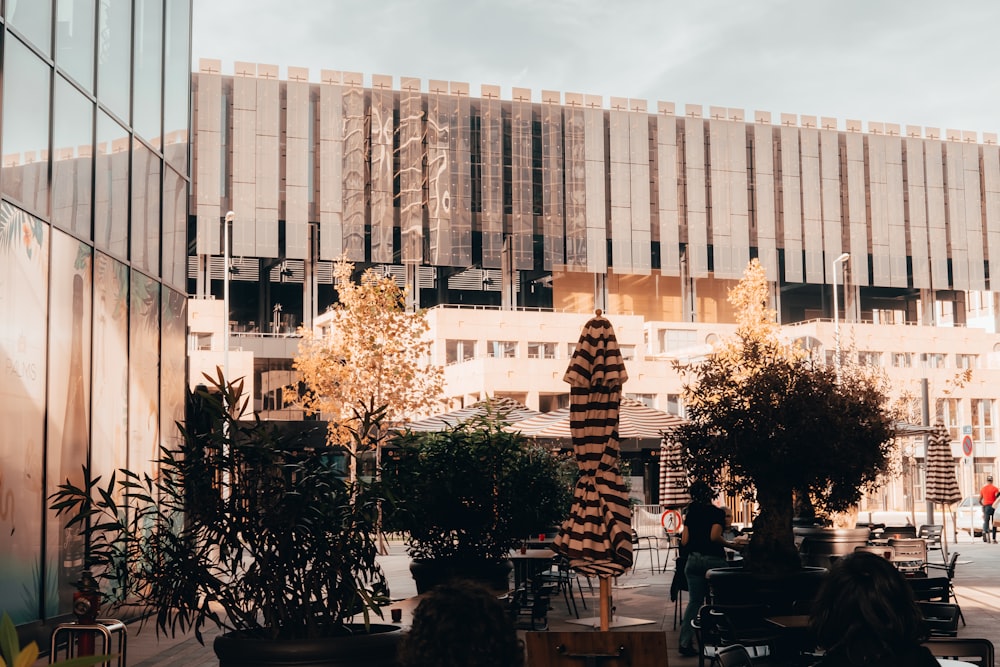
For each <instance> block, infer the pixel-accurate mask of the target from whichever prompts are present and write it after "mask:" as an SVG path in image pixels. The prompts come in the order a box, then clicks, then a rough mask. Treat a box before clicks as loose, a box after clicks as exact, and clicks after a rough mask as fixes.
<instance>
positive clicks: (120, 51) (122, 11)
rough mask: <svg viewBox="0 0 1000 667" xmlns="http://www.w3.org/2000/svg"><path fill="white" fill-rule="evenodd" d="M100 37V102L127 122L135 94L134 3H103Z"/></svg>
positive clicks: (100, 17) (106, 0)
mask: <svg viewBox="0 0 1000 667" xmlns="http://www.w3.org/2000/svg"><path fill="white" fill-rule="evenodd" d="M97 35H98V41H97V96H98V99H100V100H101V102H103V103H104V104H106V105H107V106H108V108H109V109H111V110H112V111H113V112H114V113H115V114H116V115H117V116H118V117H119V118H121V119H123V120H125V121H126V122H127V121H128V120H129V115H128V111H129V110H128V103H129V96H130V95H131V92H132V85H131V84H132V78H131V68H130V65H131V60H132V59H131V58H130V56H131V54H132V3H131V2H116V1H114V0H101V4H100V9H99V11H98V30H97Z"/></svg>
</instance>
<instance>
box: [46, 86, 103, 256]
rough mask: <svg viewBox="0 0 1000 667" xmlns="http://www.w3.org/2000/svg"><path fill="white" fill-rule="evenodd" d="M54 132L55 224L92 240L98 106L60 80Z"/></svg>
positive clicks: (53, 197)
mask: <svg viewBox="0 0 1000 667" xmlns="http://www.w3.org/2000/svg"><path fill="white" fill-rule="evenodd" d="M54 106H55V123H54V125H53V128H52V221H53V223H55V224H56V226H58V227H62V228H63V229H66V230H69V231H71V232H73V233H74V234H76V235H77V236H78V237H81V238H84V239H89V238H90V206H91V203H90V202H91V190H90V177H91V174H92V173H93V156H94V128H93V125H94V103H93V102H91V101H90V100H89V99H87V98H86V97H84V96H83V95H82V94H81V93H80V91H78V90H77V89H76V88H75V87H74V86H73V85H72V84H70V83H69V82H67V81H66V80H65V79H63V78H62V77H56V92H55V105H54Z"/></svg>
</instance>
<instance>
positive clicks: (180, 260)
mask: <svg viewBox="0 0 1000 667" xmlns="http://www.w3.org/2000/svg"><path fill="white" fill-rule="evenodd" d="M163 171H164V174H163V240H162V245H163V270H162V273H163V282H165V283H167V284H170V285H173V286H174V287H177V288H178V289H181V290H183V289H185V288H186V286H185V284H184V283H185V280H186V275H185V274H186V271H185V269H186V267H187V216H186V214H185V213H186V208H185V203H186V201H187V181H185V180H184V178H183V177H182V176H181V175H180V174H178V173H177V172H176V171H174V170H173V169H164V170H163Z"/></svg>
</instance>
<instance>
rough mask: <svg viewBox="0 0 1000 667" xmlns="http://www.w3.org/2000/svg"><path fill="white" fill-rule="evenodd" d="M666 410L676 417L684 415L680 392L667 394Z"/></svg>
mask: <svg viewBox="0 0 1000 667" xmlns="http://www.w3.org/2000/svg"><path fill="white" fill-rule="evenodd" d="M667 412H669V413H670V414H672V415H677V416H678V417H683V416H684V401H683V399H682V398H681V395H680V394H667Z"/></svg>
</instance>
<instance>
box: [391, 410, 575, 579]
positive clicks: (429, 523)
mask: <svg viewBox="0 0 1000 667" xmlns="http://www.w3.org/2000/svg"><path fill="white" fill-rule="evenodd" d="M505 426H506V422H504V420H503V419H502V418H500V417H498V416H497V415H496V414H495V413H494V412H492V411H491V410H489V409H488V410H487V412H486V414H484V415H482V416H481V417H477V418H473V419H471V420H469V421H467V422H465V423H463V424H459V425H457V426H454V427H451V428H447V429H445V430H443V431H436V432H413V431H404V432H400V433H398V434H396V436H395V437H394V438H393V439H392V440H391V441H390V449H389V450H388V452H387V456H386V457H385V462H384V469H383V482H384V484H385V486H386V492H387V495H389V496H391V497H393V498H395V499H396V500H395V501H393V504H392V505H391V506H389V507H388V508H387V511H386V519H385V521H386V528H388V529H389V530H396V531H401V532H405V533H406V548H407V552H408V553H409V555H410V556H411V558H412V559H413V561H412V564H411V567H410V570H411V572H412V573H413V576H414V580H415V582H416V585H417V591H418V592H423V591H425V590H429V588H431V587H433V585H435V584H436V583H439V582H441V581H443V580H446V579H449V578H452V577H464V578H473V579H477V580H480V581H484V582H485V583H487V584H489V585H491V586H492V587H494V588H497V589H503V590H506V588H507V577H508V575H509V573H510V562H509V560H508V557H509V554H510V550H511V549H512V548H514V547H517V546H518V545H519V544H521V543H522V542H523V541H524V540H525V539H526V538H527V537H528V536H530V535H537V534H539V533H544V532H548V531H549V530H550V529H551V527H552V526H553V525H554V524H557V523H558V522H560V521H561V520H562V519H563V518H564V517H565V516H566V514H567V513H568V511H569V508H570V504H571V502H572V483H573V481H574V480H575V477H574V475H575V469H576V466H575V464H573V463H572V461H569V460H567V459H566V458H564V457H560V456H558V455H557V454H555V453H553V452H552V451H550V450H548V449H546V448H544V447H541V446H537V445H531V444H528V442H527V441H526V439H525V438H524V436H522V435H521V434H520V433H512V432H508V431H507V430H505V429H504V427H505Z"/></svg>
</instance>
